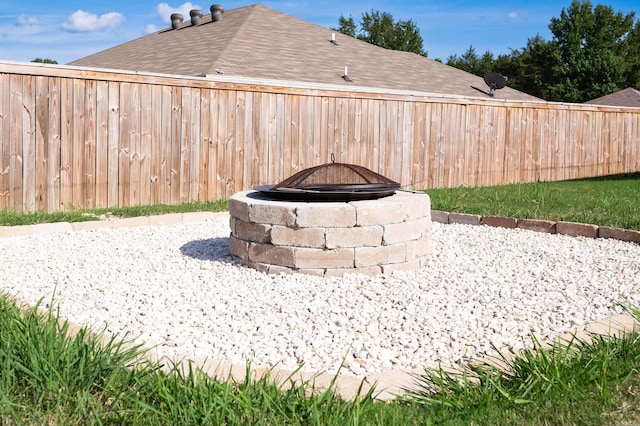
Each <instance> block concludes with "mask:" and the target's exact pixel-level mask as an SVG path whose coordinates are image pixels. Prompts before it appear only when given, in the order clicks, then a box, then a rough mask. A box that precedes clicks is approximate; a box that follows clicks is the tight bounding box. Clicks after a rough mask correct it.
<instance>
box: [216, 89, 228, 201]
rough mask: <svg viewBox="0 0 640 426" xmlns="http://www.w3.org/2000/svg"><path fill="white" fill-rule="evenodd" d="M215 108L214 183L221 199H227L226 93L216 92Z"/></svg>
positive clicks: (225, 91)
mask: <svg viewBox="0 0 640 426" xmlns="http://www.w3.org/2000/svg"><path fill="white" fill-rule="evenodd" d="M217 98H218V99H217V100H218V102H217V108H216V112H217V114H218V117H217V118H218V120H217V126H216V133H215V140H216V146H217V149H216V182H217V187H218V190H217V191H216V192H217V193H218V194H220V195H221V196H222V197H224V198H227V197H228V195H227V182H226V180H227V179H226V176H225V172H226V170H225V157H226V155H225V151H226V150H227V140H226V137H227V98H228V91H227V90H223V91H220V92H218V96H217Z"/></svg>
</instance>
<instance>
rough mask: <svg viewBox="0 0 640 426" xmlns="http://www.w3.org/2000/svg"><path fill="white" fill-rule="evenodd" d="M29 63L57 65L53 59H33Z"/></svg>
mask: <svg viewBox="0 0 640 426" xmlns="http://www.w3.org/2000/svg"><path fill="white" fill-rule="evenodd" d="M31 62H37V63H39V64H57V63H58V61H54V60H53V59H42V58H35V59H34V60H33V61H31Z"/></svg>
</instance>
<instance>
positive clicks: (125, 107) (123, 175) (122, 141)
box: [118, 83, 132, 206]
mask: <svg viewBox="0 0 640 426" xmlns="http://www.w3.org/2000/svg"><path fill="white" fill-rule="evenodd" d="M131 86H132V84H131V83H123V84H122V85H121V86H120V108H119V111H120V124H119V130H120V132H119V133H120V138H119V146H118V159H119V161H118V181H119V182H120V185H119V188H120V190H119V192H118V197H119V205H121V206H130V205H131V204H130V202H131V198H130V197H131V146H130V143H131V120H132V116H131V103H132V100H131Z"/></svg>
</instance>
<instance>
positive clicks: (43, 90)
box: [33, 76, 49, 212]
mask: <svg viewBox="0 0 640 426" xmlns="http://www.w3.org/2000/svg"><path fill="white" fill-rule="evenodd" d="M35 80H36V87H35V111H34V117H35V121H34V127H33V132H34V134H35V138H34V140H35V153H36V164H35V170H33V173H35V177H36V192H35V197H36V199H35V205H34V211H44V212H46V211H49V206H48V205H47V201H48V200H49V197H48V195H47V192H48V191H49V184H48V175H47V163H48V162H49V145H48V143H47V138H48V134H47V131H48V129H49V79H48V78H47V77H44V76H36V77H35Z"/></svg>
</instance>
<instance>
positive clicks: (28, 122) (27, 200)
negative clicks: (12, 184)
mask: <svg viewBox="0 0 640 426" xmlns="http://www.w3.org/2000/svg"><path fill="white" fill-rule="evenodd" d="M22 90H23V92H22V95H23V96H22V100H23V105H22V138H21V139H22V160H23V161H22V181H23V187H22V204H23V205H22V211H25V212H33V211H35V210H36V182H37V178H36V175H37V169H38V168H39V167H38V164H37V162H36V161H37V160H36V149H37V148H36V134H35V128H36V93H35V92H36V80H35V77H33V76H24V78H23V81H22Z"/></svg>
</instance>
